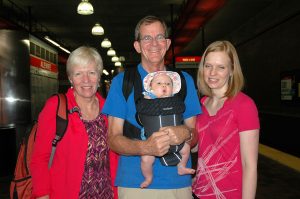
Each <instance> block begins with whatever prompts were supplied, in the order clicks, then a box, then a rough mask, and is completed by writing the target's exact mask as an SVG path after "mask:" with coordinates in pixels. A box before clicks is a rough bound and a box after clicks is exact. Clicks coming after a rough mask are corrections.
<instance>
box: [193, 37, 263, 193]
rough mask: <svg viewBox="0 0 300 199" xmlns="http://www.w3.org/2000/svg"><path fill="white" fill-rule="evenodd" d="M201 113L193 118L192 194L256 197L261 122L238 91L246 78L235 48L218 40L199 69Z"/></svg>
mask: <svg viewBox="0 0 300 199" xmlns="http://www.w3.org/2000/svg"><path fill="white" fill-rule="evenodd" d="M197 84H198V88H199V91H200V93H201V94H202V95H204V97H202V99H201V105H202V107H203V114H201V115H198V116H197V122H196V129H197V131H198V137H199V141H198V162H197V171H196V177H195V180H194V182H193V186H192V188H193V192H194V194H195V195H196V196H197V197H198V198H201V199H207V198H243V199H248V198H249V199H250V198H251V199H254V198H255V192H256V183H257V157H258V143H259V128H260V126H259V118H258V112H257V108H256V105H255V104H254V102H253V100H252V99H251V98H250V97H248V96H247V95H246V94H244V93H243V92H241V89H242V88H243V85H244V77H243V74H242V70H241V66H240V63H239V59H238V55H237V53H236V50H235V48H234V46H233V45H232V44H231V43H230V42H228V41H216V42H214V43H212V44H210V45H209V46H208V47H207V49H206V50H205V52H204V54H203V56H202V60H201V62H200V65H199V71H198V81H197Z"/></svg>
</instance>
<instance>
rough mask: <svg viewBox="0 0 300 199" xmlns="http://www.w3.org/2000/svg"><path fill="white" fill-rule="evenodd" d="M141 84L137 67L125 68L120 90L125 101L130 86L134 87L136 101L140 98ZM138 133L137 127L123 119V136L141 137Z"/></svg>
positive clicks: (130, 88) (130, 90)
mask: <svg viewBox="0 0 300 199" xmlns="http://www.w3.org/2000/svg"><path fill="white" fill-rule="evenodd" d="M142 86H143V84H142V80H141V76H140V74H139V71H138V69H137V68H136V67H133V68H126V69H125V72H124V79H123V85H122V91H123V95H124V97H125V99H126V101H127V100H128V97H129V95H130V93H131V92H132V88H134V99H135V102H136V101H137V100H138V98H140V97H141V95H142V92H143V88H142ZM140 134H141V132H140V129H139V128H138V127H136V126H134V125H132V124H131V123H130V122H128V121H127V120H125V121H124V126H123V135H124V136H126V137H128V138H131V139H141V136H140Z"/></svg>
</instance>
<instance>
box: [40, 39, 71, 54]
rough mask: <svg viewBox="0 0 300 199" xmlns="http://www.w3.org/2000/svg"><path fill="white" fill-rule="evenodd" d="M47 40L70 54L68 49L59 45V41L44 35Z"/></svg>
mask: <svg viewBox="0 0 300 199" xmlns="http://www.w3.org/2000/svg"><path fill="white" fill-rule="evenodd" d="M44 38H45V39H46V40H47V41H49V42H50V43H52V44H53V45H54V46H57V47H58V48H60V49H61V50H63V51H65V52H66V53H69V54H70V51H69V50H67V49H65V48H64V47H62V46H61V45H59V43H57V42H55V41H53V40H52V39H50V38H49V37H48V36H45V37H44Z"/></svg>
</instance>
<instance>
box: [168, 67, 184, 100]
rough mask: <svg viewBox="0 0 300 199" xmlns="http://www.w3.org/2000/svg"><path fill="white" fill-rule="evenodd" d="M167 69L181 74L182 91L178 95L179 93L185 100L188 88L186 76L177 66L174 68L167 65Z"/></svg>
mask: <svg viewBox="0 0 300 199" xmlns="http://www.w3.org/2000/svg"><path fill="white" fill-rule="evenodd" d="M167 70H170V71H174V72H177V73H178V74H179V75H180V79H181V89H180V91H179V92H178V93H177V94H176V95H178V96H179V97H181V99H183V101H184V100H185V97H186V90H187V88H186V80H185V78H184V75H183V73H182V72H181V71H180V70H178V69H177V68H174V67H167Z"/></svg>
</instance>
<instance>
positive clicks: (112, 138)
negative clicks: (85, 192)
mask: <svg viewBox="0 0 300 199" xmlns="http://www.w3.org/2000/svg"><path fill="white" fill-rule="evenodd" d="M167 37H168V34H167V27H166V24H165V22H164V21H162V20H161V19H159V18H157V17H155V16H146V17H145V18H143V19H141V20H140V21H139V22H138V24H137V26H136V29H135V41H134V48H135V50H136V51H137V52H138V53H140V54H141V63H140V64H139V65H138V66H137V68H138V72H139V74H140V76H141V79H143V78H144V77H145V76H146V75H147V74H148V73H151V72H155V71H162V70H166V66H165V65H164V56H165V54H166V51H167V50H168V48H169V47H170V44H171V40H170V39H168V38H167ZM183 75H184V78H185V81H186V93H187V94H186V97H185V106H186V109H185V112H184V114H183V117H184V125H181V126H175V127H174V126H172V127H163V128H161V129H160V130H159V131H158V132H155V133H154V134H153V135H152V136H150V137H149V138H148V139H147V140H145V141H142V140H137V139H130V138H127V137H125V136H124V129H123V125H124V122H125V120H126V121H128V122H129V123H131V124H132V125H134V126H135V127H138V128H141V126H140V125H139V124H138V123H137V121H136V117H135V114H136V108H135V103H134V94H133V92H131V94H130V95H129V97H128V100H127V101H126V99H125V98H124V96H123V92H122V83H123V78H124V73H120V74H119V75H117V76H116V77H115V78H114V79H113V81H112V85H111V88H110V91H109V94H108V97H107V99H106V103H105V105H104V108H103V113H105V114H107V115H108V116H109V117H108V123H109V133H108V134H109V135H108V136H109V146H110V148H111V149H112V150H113V151H115V152H117V153H119V154H120V159H119V165H118V171H117V178H116V185H117V186H118V187H119V198H120V199H125V198H129V199H140V198H143V199H148V198H149V199H158V198H168V199H170V198H174V199H175V198H180V199H192V192H191V176H190V175H182V176H180V175H178V174H177V168H176V167H172V166H169V167H167V166H163V165H162V164H161V163H160V161H159V158H156V160H155V163H154V165H153V174H154V177H153V181H152V183H151V185H150V186H149V187H148V188H147V189H141V188H140V184H141V183H142V182H143V180H144V177H143V175H142V172H141V167H140V156H142V155H151V156H157V157H161V156H163V155H165V154H166V153H167V152H168V150H169V148H170V145H178V144H181V143H183V142H185V141H189V142H191V140H192V142H193V141H194V140H195V137H196V136H193V134H194V135H196V134H195V133H194V131H193V129H194V127H195V121H196V118H195V116H196V115H197V114H199V113H200V112H201V110H200V104H199V100H198V97H197V93H196V89H195V85H194V81H193V79H192V78H191V76H189V75H188V74H187V73H183ZM190 166H191V161H190V160H189V163H188V167H190Z"/></svg>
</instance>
